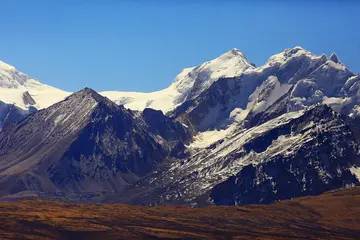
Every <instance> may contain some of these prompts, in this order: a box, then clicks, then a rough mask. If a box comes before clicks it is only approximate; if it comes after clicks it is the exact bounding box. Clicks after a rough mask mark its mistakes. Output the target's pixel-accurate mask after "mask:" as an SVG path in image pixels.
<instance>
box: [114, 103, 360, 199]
mask: <svg viewBox="0 0 360 240" xmlns="http://www.w3.org/2000/svg"><path fill="white" fill-rule="evenodd" d="M190 147H191V145H190ZM193 151H194V152H193V154H192V155H191V156H190V157H189V158H188V159H186V160H185V161H182V162H174V163H173V164H171V165H170V166H168V168H167V169H165V170H162V171H159V172H158V173H156V174H153V175H150V176H148V177H147V178H146V179H144V180H143V181H141V182H139V183H138V185H137V186H138V187H137V188H129V189H128V190H127V191H128V192H129V193H128V194H124V195H123V196H124V197H122V198H120V200H121V201H126V202H129V203H138V204H178V203H186V204H193V205H203V204H210V203H215V204H231V205H234V204H237V205H243V204H249V203H270V202H274V201H276V200H282V199H289V198H293V197H300V196H306V195H316V194H320V193H322V192H325V191H328V190H330V189H335V188H340V187H346V186H354V185H357V184H359V176H358V175H356V171H358V169H359V167H360V155H359V145H358V143H357V140H356V138H355V136H354V134H353V132H352V131H351V129H350V127H349V126H348V125H347V122H346V121H345V120H344V119H343V117H342V116H341V115H339V114H338V113H336V112H334V111H333V110H331V108H329V107H327V106H326V105H317V106H314V107H310V108H308V109H306V110H301V111H298V112H292V113H287V114H283V115H281V116H279V117H277V118H274V119H272V120H269V121H267V122H265V123H263V124H261V125H259V126H255V127H252V128H249V129H241V128H238V129H237V130H234V131H233V132H232V133H229V134H228V135H226V136H225V137H223V138H222V139H221V140H219V141H217V142H215V143H213V144H211V145H209V146H207V147H201V148H200V149H197V150H196V149H194V148H193ZM141 189H146V190H141ZM126 196H128V197H126ZM115 199H116V197H115V198H114V200H115Z"/></svg>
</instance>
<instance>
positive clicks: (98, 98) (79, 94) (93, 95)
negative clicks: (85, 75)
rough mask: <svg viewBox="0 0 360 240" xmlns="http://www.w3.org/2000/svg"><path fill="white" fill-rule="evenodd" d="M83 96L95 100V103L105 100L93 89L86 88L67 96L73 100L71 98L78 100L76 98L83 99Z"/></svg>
mask: <svg viewBox="0 0 360 240" xmlns="http://www.w3.org/2000/svg"><path fill="white" fill-rule="evenodd" d="M85 96H87V97H91V98H93V99H95V100H96V101H97V102H101V101H104V99H105V97H103V96H101V95H100V94H99V93H98V92H96V91H95V90H94V89H92V88H88V87H86V88H84V89H81V90H80V91H77V92H75V93H73V94H72V95H70V96H69V98H73V97H76V98H78V97H85Z"/></svg>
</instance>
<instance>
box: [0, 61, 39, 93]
mask: <svg viewBox="0 0 360 240" xmlns="http://www.w3.org/2000/svg"><path fill="white" fill-rule="evenodd" d="M30 79H32V78H30V77H29V76H28V75H26V74H24V73H22V72H19V71H18V70H17V69H16V68H15V67H13V66H11V65H9V64H7V63H4V62H2V61H0V87H1V88H19V86H22V85H24V84H25V83H26V82H27V81H28V80H30ZM33 80H35V79H33Z"/></svg>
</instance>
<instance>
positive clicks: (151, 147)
mask: <svg viewBox="0 0 360 240" xmlns="http://www.w3.org/2000/svg"><path fill="white" fill-rule="evenodd" d="M151 111H152V110H148V111H144V113H142V115H139V116H137V114H136V113H134V112H132V111H131V110H127V109H125V108H124V107H122V106H118V105H116V104H115V103H113V102H111V101H110V100H108V99H107V98H104V97H102V96H101V95H99V94H98V93H96V92H95V91H93V90H91V89H88V88H87V89H84V90H82V91H80V92H77V93H74V94H72V95H71V96H69V97H68V98H66V99H65V100H64V101H62V102H59V103H57V104H55V105H53V106H51V107H49V108H47V109H44V110H40V111H38V112H36V113H34V114H31V115H29V116H28V117H26V118H25V119H23V120H22V121H21V122H19V123H18V124H17V125H12V126H9V127H7V128H5V129H4V130H3V131H2V132H1V133H0V166H1V167H0V189H1V195H3V196H4V195H6V194H20V193H21V192H22V193H24V192H25V193H26V192H29V191H31V192H47V193H52V192H75V193H81V192H103V191H107V192H111V191H120V190H121V189H122V188H123V187H124V186H126V185H128V184H131V183H134V182H135V181H136V180H138V179H139V178H140V177H142V176H144V175H146V174H147V173H149V172H151V171H152V170H153V169H155V168H156V167H157V165H159V164H161V163H162V162H163V161H164V160H165V159H166V158H168V157H170V156H171V155H176V156H178V157H179V156H186V154H185V152H184V151H185V148H184V146H183V143H186V142H189V140H190V137H191V136H190V135H189V134H188V133H187V130H186V128H185V127H183V126H182V125H181V124H180V123H175V122H172V121H171V120H170V119H169V118H168V117H166V116H164V115H163V114H161V113H158V112H156V113H151ZM149 114H153V116H151V119H149V117H148V115H149ZM157 119H159V122H160V124H157V123H156V120H157ZM178 136H179V137H178ZM175 149H176V154H174V151H175Z"/></svg>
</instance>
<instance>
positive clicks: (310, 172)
mask: <svg viewBox="0 0 360 240" xmlns="http://www.w3.org/2000/svg"><path fill="white" fill-rule="evenodd" d="M359 87H360V75H359V74H354V73H353V72H351V71H350V70H349V69H348V68H346V66H345V65H344V64H343V63H342V62H341V61H340V60H339V58H338V57H337V55H336V54H335V53H334V54H332V55H331V56H329V57H328V56H326V55H324V54H323V55H321V56H316V55H314V54H312V53H311V52H309V51H307V50H305V49H303V48H301V47H295V48H291V49H285V50H284V51H283V52H281V53H278V54H275V55H273V56H271V57H270V58H269V60H268V61H267V62H266V63H265V64H264V65H263V66H255V64H253V63H252V62H250V61H249V60H248V59H247V58H246V56H245V54H244V53H242V52H241V51H240V50H238V49H232V50H230V51H229V52H227V53H224V54H223V55H221V56H220V57H218V58H216V59H214V60H211V61H208V62H205V63H203V64H200V65H199V66H196V67H192V68H186V69H184V70H183V71H182V72H181V73H180V74H179V75H177V76H176V77H175V80H174V81H173V83H172V84H171V85H170V86H169V87H168V88H166V89H164V90H161V91H157V92H152V93H130V92H118V91H107V92H99V93H97V92H96V91H94V90H92V89H89V88H85V89H83V90H80V91H78V92H76V93H69V92H65V91H62V90H59V89H56V88H54V87H51V86H48V85H45V84H42V83H40V82H39V81H38V80H36V79H33V78H31V77H29V76H28V75H26V74H24V73H21V72H19V71H18V70H17V69H16V68H14V67H12V66H10V65H8V64H5V63H3V62H0V127H1V128H2V130H1V131H0V197H2V199H7V200H16V199H23V198H29V197H40V198H45V199H57V200H59V199H60V200H64V201H75V202H121V203H132V204H145V205H164V204H188V205H192V206H203V205H211V204H216V205H246V204H253V203H272V202H274V201H278V200H283V199H291V198H296V197H300V196H307V195H318V194H321V193H323V192H326V191H328V190H331V189H336V188H344V187H353V186H355V185H358V184H359V181H360V152H359V150H360V145H359V140H360V138H359V137H360V124H359V123H360V122H359V114H360V108H359V103H360V98H359V96H360V90H359Z"/></svg>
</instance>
